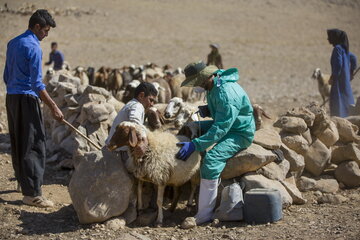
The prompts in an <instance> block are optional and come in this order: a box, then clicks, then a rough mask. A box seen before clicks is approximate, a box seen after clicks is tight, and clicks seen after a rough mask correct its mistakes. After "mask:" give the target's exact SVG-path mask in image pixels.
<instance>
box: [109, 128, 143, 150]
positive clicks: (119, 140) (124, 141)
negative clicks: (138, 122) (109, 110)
mask: <svg viewBox="0 0 360 240" xmlns="http://www.w3.org/2000/svg"><path fill="white" fill-rule="evenodd" d="M136 144H137V137H136V130H135V127H133V126H126V125H123V124H119V125H118V126H117V127H116V130H115V133H114V135H113V136H112V137H111V139H110V143H109V144H108V145H107V148H108V149H109V150H110V151H113V150H115V149H117V148H119V147H122V146H131V147H135V146H136Z"/></svg>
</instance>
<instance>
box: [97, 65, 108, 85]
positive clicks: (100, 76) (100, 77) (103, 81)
mask: <svg viewBox="0 0 360 240" xmlns="http://www.w3.org/2000/svg"><path fill="white" fill-rule="evenodd" d="M110 71H111V69H110V68H107V67H104V66H102V67H100V68H99V70H98V71H97V72H96V73H95V83H94V85H95V86H97V87H102V88H105V89H106V85H107V82H108V79H109V73H110Z"/></svg>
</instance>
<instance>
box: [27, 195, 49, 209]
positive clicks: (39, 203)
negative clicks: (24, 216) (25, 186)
mask: <svg viewBox="0 0 360 240" xmlns="http://www.w3.org/2000/svg"><path fill="white" fill-rule="evenodd" d="M23 203H25V204H26V205H30V206H35V207H40V208H47V207H53V206H54V203H53V202H52V201H50V200H48V199H46V198H45V197H43V196H36V197H30V196H24V198H23Z"/></svg>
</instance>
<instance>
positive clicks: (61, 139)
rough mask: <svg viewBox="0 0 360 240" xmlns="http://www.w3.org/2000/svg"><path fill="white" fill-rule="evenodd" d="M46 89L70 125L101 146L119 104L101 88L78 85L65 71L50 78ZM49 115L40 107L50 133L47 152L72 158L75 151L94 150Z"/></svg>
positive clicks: (120, 104) (78, 81)
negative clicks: (61, 153)
mask: <svg viewBox="0 0 360 240" xmlns="http://www.w3.org/2000/svg"><path fill="white" fill-rule="evenodd" d="M46 89H47V91H48V92H49V94H50V96H51V97H52V98H53V99H54V101H55V102H56V104H57V105H58V106H59V108H60V109H61V111H62V112H63V114H64V117H65V119H66V120H67V121H68V122H69V123H70V124H72V125H73V126H74V127H76V128H78V129H79V130H80V131H81V132H82V133H84V134H85V135H86V136H88V137H89V138H90V139H91V140H92V141H93V142H95V143H97V145H99V146H104V143H105V139H106V137H107V136H108V130H109V128H110V127H111V124H112V122H113V120H114V118H115V117H116V115H117V112H118V111H119V110H120V109H121V108H122V107H123V106H124V104H123V103H121V102H119V101H118V100H116V99H115V98H114V97H113V96H112V95H111V93H110V92H108V91H107V90H105V89H103V88H99V87H94V86H90V85H81V84H80V79H79V78H77V77H74V76H72V75H71V74H70V73H69V72H66V71H63V72H59V73H58V74H56V75H54V76H53V77H52V78H51V79H50V80H49V83H48V84H47V87H46ZM50 114H51V113H50V112H49V109H48V108H44V115H45V118H44V119H45V127H46V132H47V133H51V135H49V136H48V137H49V138H50V139H49V140H50V141H48V143H50V144H49V146H48V150H49V151H50V152H51V153H53V154H55V153H56V152H59V151H61V152H64V153H65V155H70V156H72V155H74V153H75V152H77V151H84V152H88V151H92V150H95V147H94V146H92V145H89V144H88V142H86V140H85V139H83V138H82V137H80V136H78V135H76V134H75V133H74V132H72V131H71V129H69V127H67V126H66V125H64V124H63V123H59V122H57V121H55V120H53V118H52V117H51V116H50Z"/></svg>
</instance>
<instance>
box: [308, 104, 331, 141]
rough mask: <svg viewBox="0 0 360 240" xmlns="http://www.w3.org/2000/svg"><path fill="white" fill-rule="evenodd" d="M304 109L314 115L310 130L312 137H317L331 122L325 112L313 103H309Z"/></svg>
mask: <svg viewBox="0 0 360 240" xmlns="http://www.w3.org/2000/svg"><path fill="white" fill-rule="evenodd" d="M306 108H307V109H308V110H310V111H311V112H312V113H313V114H314V115H315V119H314V123H313V125H312V126H311V127H310V130H311V134H312V135H314V136H316V137H318V136H319V135H321V134H322V133H323V132H324V131H325V130H326V129H327V128H329V126H330V122H331V120H330V119H329V117H328V115H327V114H326V112H325V110H324V109H323V108H322V107H320V106H319V105H318V104H317V103H315V102H311V103H310V104H309V105H307V106H306Z"/></svg>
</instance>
